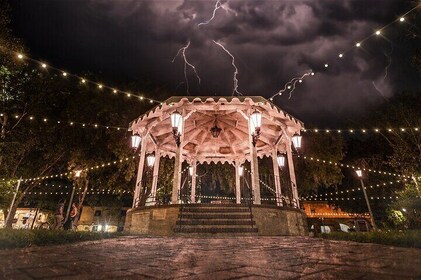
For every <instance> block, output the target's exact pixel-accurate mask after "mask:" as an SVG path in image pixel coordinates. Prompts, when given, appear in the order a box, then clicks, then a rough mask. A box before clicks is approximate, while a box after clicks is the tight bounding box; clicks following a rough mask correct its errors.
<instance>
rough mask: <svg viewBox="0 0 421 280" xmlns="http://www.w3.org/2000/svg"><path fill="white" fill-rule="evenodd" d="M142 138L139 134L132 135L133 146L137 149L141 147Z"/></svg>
mask: <svg viewBox="0 0 421 280" xmlns="http://www.w3.org/2000/svg"><path fill="white" fill-rule="evenodd" d="M141 140H142V138H141V137H140V135H139V134H135V135H132V148H133V149H135V150H137V149H138V148H139V145H140V141H141Z"/></svg>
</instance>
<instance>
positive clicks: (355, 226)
mask: <svg viewBox="0 0 421 280" xmlns="http://www.w3.org/2000/svg"><path fill="white" fill-rule="evenodd" d="M302 206H303V208H304V211H305V213H306V216H307V221H308V227H309V230H310V231H313V232H314V233H315V234H317V233H329V232H332V231H344V232H348V231H369V230H370V223H369V221H370V215H369V214H368V213H363V214H360V213H348V212H345V211H343V210H342V209H340V208H339V207H337V206H335V205H332V204H329V203H328V202H327V201H303V202H302Z"/></svg>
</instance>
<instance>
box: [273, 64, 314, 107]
mask: <svg viewBox="0 0 421 280" xmlns="http://www.w3.org/2000/svg"><path fill="white" fill-rule="evenodd" d="M310 75H311V76H313V75H314V72H313V71H312V70H309V71H308V72H306V73H304V74H303V75H302V76H299V77H294V78H292V79H291V80H289V81H288V82H287V83H286V84H285V85H284V87H283V89H281V90H279V91H278V92H277V93H275V94H274V95H273V96H272V97H271V98H269V100H270V101H273V98H274V97H275V96H277V95H282V94H283V93H284V92H286V91H288V90H289V98H288V99H291V94H292V92H293V91H294V90H295V88H296V85H297V83H302V81H303V80H304V78H305V77H307V76H310Z"/></svg>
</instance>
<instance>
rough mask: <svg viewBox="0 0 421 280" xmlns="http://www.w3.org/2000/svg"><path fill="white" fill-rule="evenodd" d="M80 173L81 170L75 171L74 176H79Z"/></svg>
mask: <svg viewBox="0 0 421 280" xmlns="http://www.w3.org/2000/svg"><path fill="white" fill-rule="evenodd" d="M81 174H82V170H76V171H75V177H77V178H79V177H80V175H81Z"/></svg>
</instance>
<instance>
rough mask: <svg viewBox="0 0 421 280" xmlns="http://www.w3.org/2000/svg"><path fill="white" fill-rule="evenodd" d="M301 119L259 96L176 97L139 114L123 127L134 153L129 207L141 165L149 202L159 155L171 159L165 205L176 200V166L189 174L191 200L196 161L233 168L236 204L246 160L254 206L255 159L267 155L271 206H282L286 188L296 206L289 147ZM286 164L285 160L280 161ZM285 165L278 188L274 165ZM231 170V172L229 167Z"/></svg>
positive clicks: (295, 143)
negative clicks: (148, 177)
mask: <svg viewBox="0 0 421 280" xmlns="http://www.w3.org/2000/svg"><path fill="white" fill-rule="evenodd" d="M302 129H303V123H302V122H301V121H299V120H298V119H296V118H294V117H293V116H291V115H289V114H288V113H286V112H284V111H283V110H281V109H280V108H279V107H277V106H276V105H274V104H273V103H272V102H270V101H268V100H267V99H265V98H263V97H260V96H238V97H237V96H235V97H234V96H233V97H231V96H230V97H225V96H199V97H192V96H179V97H178V96H177V97H171V98H169V99H167V100H165V101H163V102H162V103H161V104H160V105H158V106H156V107H155V108H153V109H152V110H150V111H148V112H146V113H145V114H143V115H141V116H140V117H139V118H137V119H135V120H134V121H133V122H131V123H130V125H129V130H130V131H131V132H132V135H133V136H132V146H133V147H134V148H136V150H137V151H138V152H139V153H140V160H139V166H138V171H137V180H136V186H135V191H134V198H133V209H138V208H139V207H143V205H139V201H140V196H141V194H143V188H144V180H143V176H144V174H145V172H144V171H145V170H144V169H145V164H148V165H149V166H153V178H152V187H151V191H150V198H152V199H151V201H154V199H153V198H154V197H155V196H156V191H157V187H158V174H159V164H160V159H161V158H162V157H166V156H167V157H170V158H175V162H174V178H173V186H172V197H171V205H178V204H179V203H180V201H181V200H180V187H181V183H182V182H181V181H182V171H183V170H182V164H183V162H187V163H188V165H189V171H190V175H191V190H190V194H189V197H190V199H189V200H190V201H189V203H191V204H194V203H196V185H197V182H196V178H197V176H196V170H197V165H198V164H203V163H229V164H232V165H233V166H234V167H235V169H233V172H235V202H236V204H240V203H241V202H242V193H241V188H240V178H241V176H243V173H244V168H243V164H244V163H245V162H246V161H247V162H249V163H250V169H251V170H250V174H251V179H250V181H251V182H249V183H250V188H251V193H252V203H253V205H256V206H258V205H260V204H261V202H262V199H261V184H260V179H259V165H258V158H263V157H271V158H272V162H273V174H274V178H275V180H274V189H275V191H276V196H275V198H276V205H277V207H282V206H285V205H283V201H285V200H283V199H282V197H283V196H282V191H281V190H282V188H284V189H285V188H291V192H290V193H291V194H292V199H291V200H290V202H291V204H290V205H288V206H289V207H291V206H292V207H294V208H297V209H299V207H300V205H299V200H298V192H297V184H296V177H295V171H294V164H293V151H294V149H297V148H299V147H300V145H301V136H299V134H300V131H301V130H302ZM285 163H287V164H285ZM284 165H287V166H288V173H289V181H290V184H288V185H286V186H282V188H281V180H280V178H279V168H280V167H283V166H284ZM234 170H235V171H234Z"/></svg>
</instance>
